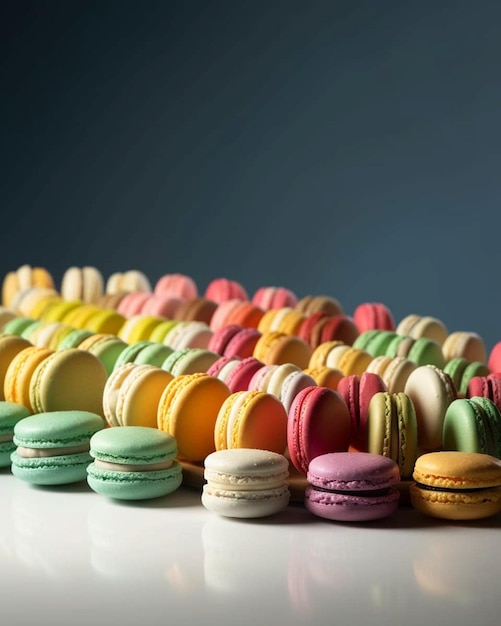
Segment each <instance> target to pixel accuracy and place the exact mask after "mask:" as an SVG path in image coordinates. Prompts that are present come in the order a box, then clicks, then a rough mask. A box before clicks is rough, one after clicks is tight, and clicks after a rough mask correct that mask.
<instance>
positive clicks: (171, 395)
mask: <svg viewBox="0 0 501 626" xmlns="http://www.w3.org/2000/svg"><path fill="white" fill-rule="evenodd" d="M230 393H231V392H230V390H229V389H228V387H227V385H225V384H224V383H223V382H222V381H221V380H219V379H218V378H215V377H214V376H209V375H208V374H204V373H202V372H199V373H196V374H183V375H180V376H176V377H175V378H173V380H172V381H171V382H170V383H169V384H168V385H167V386H166V388H165V389H164V391H163V393H162V396H161V397H160V400H159V403H158V412H157V425H158V428H159V429H160V430H163V431H165V432H168V433H169V434H170V435H172V436H173V437H174V438H175V439H176V441H177V445H178V450H179V452H178V455H179V457H180V458H181V459H185V460H186V461H192V462H201V461H203V460H204V459H205V457H206V456H207V455H208V454H210V453H211V452H213V451H214V450H215V449H216V446H215V443H214V427H215V424H216V420H217V417H218V413H219V410H220V408H221V405H222V404H223V402H224V401H225V400H226V398H227V397H228V396H229V395H230Z"/></svg>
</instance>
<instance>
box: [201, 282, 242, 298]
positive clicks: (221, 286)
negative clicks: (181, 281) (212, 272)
mask: <svg viewBox="0 0 501 626" xmlns="http://www.w3.org/2000/svg"><path fill="white" fill-rule="evenodd" d="M205 297H206V298H208V299H209V300H213V301H214V302H218V303H219V302H224V301H225V300H233V299H237V300H248V299H249V296H248V295H247V291H246V290H245V288H244V287H243V285H241V284H240V283H239V282H238V281H236V280H230V279H229V278H215V279H214V280H212V281H211V282H210V283H209V284H208V285H207V288H206V290H205Z"/></svg>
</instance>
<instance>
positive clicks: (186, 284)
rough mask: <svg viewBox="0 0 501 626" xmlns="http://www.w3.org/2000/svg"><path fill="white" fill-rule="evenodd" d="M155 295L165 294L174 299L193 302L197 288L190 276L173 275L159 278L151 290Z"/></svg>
mask: <svg viewBox="0 0 501 626" xmlns="http://www.w3.org/2000/svg"><path fill="white" fill-rule="evenodd" d="M153 291H154V292H155V293H166V294H168V295H169V296H172V297H174V298H181V299H183V300H194V299H195V298H197V297H198V288H197V285H196V283H195V281H194V280H193V278H191V276H186V275H185V274H179V273H173V274H164V276H161V277H160V278H159V279H158V280H157V282H156V284H155V288H154V290H153Z"/></svg>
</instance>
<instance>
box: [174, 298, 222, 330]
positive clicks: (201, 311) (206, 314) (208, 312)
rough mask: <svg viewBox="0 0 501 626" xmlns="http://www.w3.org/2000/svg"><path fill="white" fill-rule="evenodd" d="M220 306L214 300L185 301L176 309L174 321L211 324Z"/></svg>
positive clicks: (195, 299)
mask: <svg viewBox="0 0 501 626" xmlns="http://www.w3.org/2000/svg"><path fill="white" fill-rule="evenodd" d="M217 307H218V304H217V302H214V301H213V300H208V299H207V298H203V297H199V298H194V299H192V300H184V301H183V302H181V304H180V305H179V307H178V308H177V309H176V312H175V314H174V319H177V320H186V321H197V322H205V323H206V324H210V321H211V319H212V316H213V314H214V311H215V310H216V309H217Z"/></svg>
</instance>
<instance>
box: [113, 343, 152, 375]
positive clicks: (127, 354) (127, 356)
mask: <svg viewBox="0 0 501 626" xmlns="http://www.w3.org/2000/svg"><path fill="white" fill-rule="evenodd" d="M151 345H152V342H151V341H147V340H141V341H135V342H134V343H131V344H129V345H128V346H127V347H126V348H125V350H122V352H121V354H120V356H119V357H118V359H117V360H116V361H115V366H114V368H113V369H114V370H117V369H119V368H120V367H122V365H125V364H126V363H134V362H135V359H136V357H137V356H138V354H140V352H141V351H142V350H143V349H144V348H146V347H148V346H151Z"/></svg>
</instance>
